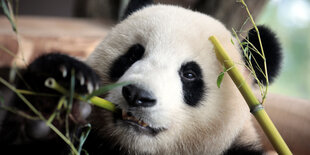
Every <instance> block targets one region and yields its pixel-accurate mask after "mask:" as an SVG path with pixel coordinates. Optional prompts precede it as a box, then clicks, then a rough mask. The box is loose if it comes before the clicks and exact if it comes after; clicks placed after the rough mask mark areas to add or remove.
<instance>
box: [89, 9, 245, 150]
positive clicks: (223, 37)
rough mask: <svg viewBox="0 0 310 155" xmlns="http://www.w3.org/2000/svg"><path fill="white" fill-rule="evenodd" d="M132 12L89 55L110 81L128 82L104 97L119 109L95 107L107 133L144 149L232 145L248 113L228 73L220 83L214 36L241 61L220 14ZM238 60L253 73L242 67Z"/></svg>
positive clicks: (103, 132) (125, 145)
mask: <svg viewBox="0 0 310 155" xmlns="http://www.w3.org/2000/svg"><path fill="white" fill-rule="evenodd" d="M127 11H128V10H127ZM129 12H130V13H131V15H129V16H128V17H126V19H124V20H123V21H122V22H120V23H119V24H118V25H116V26H115V27H114V28H113V29H112V31H111V32H110V34H109V35H108V36H106V38H105V39H104V41H102V42H101V43H100V45H99V46H98V47H97V48H96V50H95V51H94V52H93V53H92V55H90V57H89V58H88V61H87V62H88V64H89V65H90V66H92V68H94V69H95V70H96V71H97V72H98V73H99V75H100V77H101V79H102V81H103V83H105V84H108V83H112V82H124V81H126V82H130V85H127V86H124V87H120V88H116V89H114V90H112V91H111V92H110V93H109V94H108V95H107V97H106V99H107V100H109V101H111V102H113V103H115V104H116V106H117V108H118V109H119V110H120V111H122V112H121V113H119V114H115V113H110V112H107V111H105V110H100V109H95V112H94V114H93V117H92V118H94V119H95V121H94V124H95V127H96V128H97V129H98V130H99V132H100V134H101V135H102V137H104V138H107V139H109V140H110V141H111V143H113V144H114V145H118V146H120V147H121V148H122V149H124V150H126V151H127V152H135V153H141V154H143V153H158V154H159V153H199V152H200V153H210V154H219V153H221V152H223V151H224V150H226V149H227V148H228V147H229V146H230V145H231V144H232V143H233V141H234V140H235V139H236V137H237V136H238V135H240V132H241V131H243V129H244V126H246V125H245V124H246V122H248V121H249V116H250V114H249V109H248V107H247V105H246V103H245V102H244V101H243V98H242V97H241V95H240V94H239V92H238V90H237V88H236V87H235V86H234V85H233V83H232V81H231V80H230V79H229V78H227V77H225V78H224V80H223V82H222V87H221V88H220V89H219V88H218V87H217V84H216V80H217V77H218V75H219V73H220V72H221V71H222V70H223V67H222V65H221V64H220V63H219V62H218V61H217V59H216V56H215V53H214V46H213V45H212V44H211V42H210V41H209V40H208V38H209V37H210V36H211V35H216V36H217V37H218V39H219V40H220V42H221V43H222V44H223V46H224V47H225V48H226V49H227V50H228V51H229V55H230V56H231V57H232V59H233V60H234V61H235V62H239V63H242V56H241V51H240V47H238V45H233V44H232V43H231V39H232V38H233V36H232V35H231V33H230V32H229V31H228V30H227V29H226V28H225V26H224V25H223V24H222V23H220V22H219V21H217V20H215V19H214V18H212V17H210V16H207V15H204V14H201V13H198V12H193V11H190V10H187V9H183V8H180V7H175V6H166V5H152V6H149V7H144V8H143V9H139V10H138V11H136V12H133V11H132V10H129ZM233 40H234V41H235V42H237V41H236V40H235V39H233ZM237 67H238V68H239V69H240V70H241V71H242V72H243V74H244V75H245V76H246V77H249V76H248V74H249V73H248V72H246V69H245V67H244V66H242V65H238V66H237ZM249 81H251V80H249Z"/></svg>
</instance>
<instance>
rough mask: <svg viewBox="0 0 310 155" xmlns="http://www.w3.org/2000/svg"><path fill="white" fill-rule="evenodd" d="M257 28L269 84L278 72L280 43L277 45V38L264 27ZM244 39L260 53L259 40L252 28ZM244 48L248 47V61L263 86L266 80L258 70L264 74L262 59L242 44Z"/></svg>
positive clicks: (280, 58)
mask: <svg viewBox="0 0 310 155" xmlns="http://www.w3.org/2000/svg"><path fill="white" fill-rule="evenodd" d="M257 28H258V31H259V34H260V38H261V42H262V45H263V49H264V54H265V58H266V64H267V72H268V80H269V82H270V83H271V82H272V81H273V80H274V78H275V77H276V76H277V74H278V73H279V71H280V67H281V62H282V53H281V46H280V43H279V41H278V39H277V37H276V36H275V34H274V33H273V32H272V31H271V30H270V29H268V28H267V27H265V26H258V27H257ZM246 39H247V40H249V42H250V43H251V44H253V45H254V47H255V48H256V49H257V50H258V51H259V52H261V48H260V43H259V39H258V36H257V33H256V30H255V29H254V28H252V29H251V30H250V31H249V32H248V36H247V38H246ZM242 42H243V43H244V42H247V41H246V40H245V39H244V40H243V41H242ZM246 46H248V49H249V52H248V53H247V54H248V57H249V55H250V52H251V54H252V56H251V59H250V60H251V63H252V65H253V68H254V70H255V73H256V75H257V78H258V79H259V80H260V81H261V82H262V83H263V84H266V78H265V76H264V75H263V74H262V73H261V71H260V70H259V68H261V69H262V70H263V72H265V67H264V60H263V58H262V57H261V56H260V55H259V54H258V53H256V52H255V51H254V50H253V48H252V47H251V45H249V44H243V47H244V48H246ZM243 54H244V52H243ZM245 57H246V56H245V55H244V59H246V58H245ZM253 57H254V58H253ZM255 61H256V62H255ZM246 63H247V66H249V63H248V62H246ZM257 64H258V65H259V67H258V66H257Z"/></svg>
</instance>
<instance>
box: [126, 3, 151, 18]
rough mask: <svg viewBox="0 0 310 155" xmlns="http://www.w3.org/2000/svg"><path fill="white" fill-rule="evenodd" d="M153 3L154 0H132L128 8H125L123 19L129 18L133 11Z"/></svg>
mask: <svg viewBox="0 0 310 155" xmlns="http://www.w3.org/2000/svg"><path fill="white" fill-rule="evenodd" d="M151 4H153V1H152V0H130V2H129V4H128V5H127V8H126V10H125V13H124V15H123V17H122V20H124V19H125V18H127V17H128V16H129V15H131V14H132V13H134V12H136V11H137V10H139V9H142V8H143V7H146V6H148V5H151Z"/></svg>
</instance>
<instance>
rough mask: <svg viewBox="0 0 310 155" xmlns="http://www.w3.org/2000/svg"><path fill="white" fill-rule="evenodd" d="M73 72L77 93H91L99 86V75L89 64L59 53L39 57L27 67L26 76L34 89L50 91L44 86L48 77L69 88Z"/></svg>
mask: <svg viewBox="0 0 310 155" xmlns="http://www.w3.org/2000/svg"><path fill="white" fill-rule="evenodd" d="M73 74H74V76H75V92H76V93H79V94H86V93H91V92H92V91H93V90H95V89H98V88H99V76H98V75H97V74H96V73H95V72H94V71H93V70H92V69H91V68H90V67H89V66H87V65H86V64H85V63H83V62H81V61H79V60H77V59H75V58H72V57H70V56H67V55H64V54H59V53H50V54H46V55H42V56H40V57H39V58H37V59H36V60H35V61H34V62H33V63H31V64H30V65H29V67H28V68H27V71H26V73H25V77H26V81H27V82H28V84H29V85H30V87H31V88H33V89H34V90H36V91H39V92H42V91H47V92H50V91H51V90H48V88H46V87H45V86H44V82H45V80H46V79H47V78H50V77H52V78H54V79H55V80H56V81H57V82H58V83H59V84H60V85H61V86H63V87H64V88H66V89H67V90H69V88H70V79H71V77H72V76H73Z"/></svg>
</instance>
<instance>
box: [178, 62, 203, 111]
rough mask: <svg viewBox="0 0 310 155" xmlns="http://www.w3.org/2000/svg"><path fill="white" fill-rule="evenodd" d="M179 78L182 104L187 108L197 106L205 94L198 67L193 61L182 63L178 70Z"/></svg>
mask: <svg viewBox="0 0 310 155" xmlns="http://www.w3.org/2000/svg"><path fill="white" fill-rule="evenodd" d="M179 76H180V79H181V82H182V87H183V97H184V102H185V103H186V104H188V105H189V106H193V107H194V106H197V105H198V104H199V101H200V100H202V98H203V96H204V95H203V94H204V93H205V92H204V91H205V88H204V82H203V78H202V70H201V68H200V66H199V65H198V63H196V62H195V61H190V62H187V63H184V64H182V66H181V68H180V70H179Z"/></svg>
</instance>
